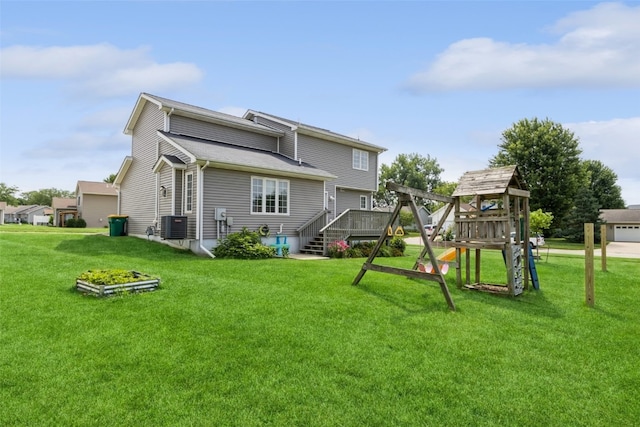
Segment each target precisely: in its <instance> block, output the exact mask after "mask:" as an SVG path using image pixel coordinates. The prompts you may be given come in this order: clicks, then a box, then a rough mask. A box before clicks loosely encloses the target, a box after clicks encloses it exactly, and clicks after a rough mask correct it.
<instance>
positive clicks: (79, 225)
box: [75, 218, 87, 228]
mask: <svg viewBox="0 0 640 427" xmlns="http://www.w3.org/2000/svg"><path fill="white" fill-rule="evenodd" d="M75 227H76V228H87V221H85V220H84V219H83V218H78V219H76V226H75Z"/></svg>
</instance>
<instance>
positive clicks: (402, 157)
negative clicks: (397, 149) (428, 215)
mask: <svg viewBox="0 0 640 427" xmlns="http://www.w3.org/2000/svg"><path fill="white" fill-rule="evenodd" d="M443 170H444V169H442V168H441V167H440V165H439V164H438V161H437V160H436V159H435V158H431V156H429V155H427V156H426V157H424V156H421V155H420V154H417V153H411V154H399V155H398V156H397V157H396V159H395V160H394V161H393V163H391V165H389V166H387V165H385V164H383V165H382V166H381V167H380V177H379V180H380V181H379V184H378V192H377V193H376V196H375V199H376V204H377V205H378V206H389V205H393V204H395V203H396V202H397V200H396V197H395V195H394V194H392V193H390V192H388V191H387V190H386V187H385V185H386V182H387V181H393V182H395V183H396V184H400V185H406V186H407V187H412V188H417V189H419V190H424V191H429V192H434V189H435V188H437V187H438V186H439V185H441V184H442V180H441V179H440V174H441V173H442V172H443ZM423 203H424V205H425V207H427V209H430V210H431V209H432V207H433V206H432V205H433V203H432V201H431V200H424V201H423Z"/></svg>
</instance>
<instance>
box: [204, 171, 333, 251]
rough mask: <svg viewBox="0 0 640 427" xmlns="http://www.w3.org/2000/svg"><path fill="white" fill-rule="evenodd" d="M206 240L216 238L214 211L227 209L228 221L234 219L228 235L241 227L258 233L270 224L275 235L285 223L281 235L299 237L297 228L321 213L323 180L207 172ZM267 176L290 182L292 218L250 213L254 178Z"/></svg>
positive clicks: (246, 173)
mask: <svg viewBox="0 0 640 427" xmlns="http://www.w3.org/2000/svg"><path fill="white" fill-rule="evenodd" d="M204 172H205V173H204V175H205V176H204V185H205V187H204V188H205V189H204V238H205V239H216V238H218V236H217V234H216V233H217V226H216V221H215V217H214V212H215V208H226V209H227V218H229V217H231V218H233V226H232V227H231V229H230V230H229V232H231V233H233V232H237V231H240V230H241V229H242V227H247V228H248V229H250V230H257V229H258V228H259V227H260V226H261V225H263V224H267V225H268V226H269V228H270V229H271V231H272V235H275V232H276V231H279V229H280V224H282V232H283V234H284V235H287V236H296V235H297V232H296V229H297V228H298V227H300V226H301V225H303V224H304V223H305V222H307V221H308V220H309V218H311V217H313V216H314V215H315V214H316V213H318V212H319V211H321V210H322V208H323V201H324V186H323V182H322V181H311V180H304V179H298V178H280V177H278V176H272V175H257V174H252V173H249V172H237V171H230V170H224V169H205V171H204ZM254 176H256V177H266V178H275V179H286V180H288V181H289V197H290V200H289V210H290V212H289V215H260V214H252V213H251V178H252V177H254Z"/></svg>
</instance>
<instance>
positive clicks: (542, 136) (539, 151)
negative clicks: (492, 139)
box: [489, 118, 584, 227]
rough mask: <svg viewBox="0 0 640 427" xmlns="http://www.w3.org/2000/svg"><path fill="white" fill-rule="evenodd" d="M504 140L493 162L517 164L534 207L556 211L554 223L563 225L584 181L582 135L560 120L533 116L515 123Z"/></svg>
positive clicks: (503, 136)
mask: <svg viewBox="0 0 640 427" xmlns="http://www.w3.org/2000/svg"><path fill="white" fill-rule="evenodd" d="M501 141H502V142H501V143H500V144H499V145H498V147H499V152H498V154H496V155H495V156H494V157H493V158H491V160H490V161H489V165H490V166H492V167H498V166H508V165H517V166H518V168H519V169H520V172H521V173H522V175H523V177H524V179H525V181H526V182H527V184H528V186H529V191H530V193H531V198H530V202H529V203H530V206H531V210H537V209H542V210H543V211H545V212H552V213H553V215H554V220H553V222H554V223H553V225H554V226H555V227H561V226H562V221H563V219H564V218H565V217H566V215H567V213H568V212H569V211H570V210H571V208H572V207H573V205H574V199H575V197H576V194H577V192H578V189H579V188H580V186H581V185H582V184H583V183H584V179H583V177H584V169H583V167H582V164H581V160H580V154H581V153H582V150H581V149H580V148H579V141H578V139H577V138H576V137H575V136H574V134H573V132H571V131H569V130H567V129H564V128H563V127H562V126H561V125H560V124H558V123H554V122H553V121H551V120H549V119H545V120H538V119H537V118H533V119H531V120H528V119H523V120H520V121H519V122H517V123H514V124H513V126H512V127H511V128H509V129H507V130H505V131H504V132H503V133H502V138H501Z"/></svg>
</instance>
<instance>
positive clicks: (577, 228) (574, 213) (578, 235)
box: [564, 186, 601, 243]
mask: <svg viewBox="0 0 640 427" xmlns="http://www.w3.org/2000/svg"><path fill="white" fill-rule="evenodd" d="M575 202H576V203H575V206H574V207H573V208H572V209H571V210H570V211H569V213H568V214H567V218H566V220H565V229H564V237H565V239H567V240H568V241H570V242H574V243H583V242H584V224H585V223H593V225H594V238H595V241H596V242H599V241H600V223H601V221H600V211H599V209H598V200H597V199H596V198H595V196H594V195H593V191H591V189H590V188H588V187H586V186H584V187H581V188H580V190H578V195H577V196H576V199H575Z"/></svg>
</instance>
